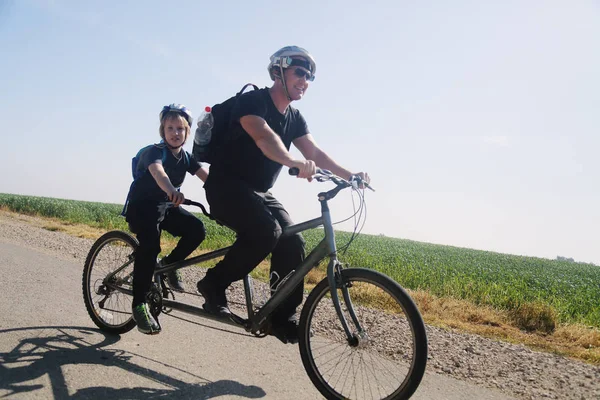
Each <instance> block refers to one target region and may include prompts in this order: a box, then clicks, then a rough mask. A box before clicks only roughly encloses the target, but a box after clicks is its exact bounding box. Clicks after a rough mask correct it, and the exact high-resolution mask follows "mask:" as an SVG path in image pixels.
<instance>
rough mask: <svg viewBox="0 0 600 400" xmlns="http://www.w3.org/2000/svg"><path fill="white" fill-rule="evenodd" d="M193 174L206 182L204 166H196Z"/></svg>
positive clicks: (206, 176) (206, 174)
mask: <svg viewBox="0 0 600 400" xmlns="http://www.w3.org/2000/svg"><path fill="white" fill-rule="evenodd" d="M194 175H196V176H197V177H198V178H200V180H201V181H202V182H206V178H208V170H207V169H206V168H204V167H200V168H198V171H196V173H195V174H194Z"/></svg>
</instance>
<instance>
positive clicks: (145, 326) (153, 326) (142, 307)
mask: <svg viewBox="0 0 600 400" xmlns="http://www.w3.org/2000/svg"><path fill="white" fill-rule="evenodd" d="M132 315H133V320H134V321H135V323H136V324H137V328H138V331H140V332H142V333H145V334H146V335H156V334H157V333H160V325H159V324H158V322H156V320H155V319H154V317H153V316H152V314H151V313H150V310H149V309H148V304H146V303H141V304H138V305H137V306H135V307H133V309H132Z"/></svg>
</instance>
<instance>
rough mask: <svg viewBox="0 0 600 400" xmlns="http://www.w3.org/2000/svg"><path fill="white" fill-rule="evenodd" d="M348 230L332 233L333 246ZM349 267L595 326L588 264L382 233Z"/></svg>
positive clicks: (596, 286)
mask: <svg viewBox="0 0 600 400" xmlns="http://www.w3.org/2000/svg"><path fill="white" fill-rule="evenodd" d="M0 207H4V208H6V209H9V210H12V211H15V212H18V213H23V214H30V215H41V216H47V217H54V218H59V219H61V220H65V221H69V222H72V223H83V224H87V225H91V226H94V227H98V228H101V229H106V230H111V229H123V230H127V225H126V223H125V220H124V218H123V217H121V216H119V214H120V212H121V208H122V205H117V204H105V203H93V202H84V201H74V200H60V199H53V198H44V197H33V196H20V195H12V194H0ZM200 217H201V218H202V219H203V220H204V222H205V223H206V226H207V231H208V237H207V240H205V242H204V243H202V245H201V248H204V249H214V248H218V247H220V246H224V245H227V244H229V243H231V241H232V240H233V237H234V235H233V234H232V232H231V231H229V230H228V229H226V228H223V227H220V226H218V225H216V224H215V223H213V222H212V221H210V220H207V219H206V218H205V217H204V216H200ZM321 235H322V234H321V232H320V231H319V229H315V230H312V231H309V232H306V233H305V234H304V237H305V239H306V241H307V244H308V247H309V248H312V246H314V245H315V244H316V243H317V242H318V240H320V237H321ZM349 237H350V234H349V233H346V232H337V240H338V246H341V245H343V244H345V243H346V242H347V241H348V239H349ZM341 258H342V261H344V262H347V263H349V264H350V265H351V266H356V267H365V268H371V269H374V270H378V271H381V272H383V273H385V274H387V275H389V276H390V277H392V278H393V279H394V280H396V281H397V282H399V283H400V284H401V285H402V286H403V287H405V288H409V289H422V290H425V291H428V292H430V293H432V294H434V295H436V296H440V297H452V298H458V299H466V300H469V301H472V302H474V303H476V304H482V305H491V306H494V307H497V308H499V309H505V310H513V309H516V308H517V307H519V306H520V305H523V304H526V303H538V304H539V303H541V304H544V305H546V306H549V307H551V308H552V309H554V310H555V311H556V313H557V316H558V321H559V322H561V323H581V324H584V325H588V326H593V327H596V328H600V267H599V266H596V265H593V264H584V263H575V262H568V261H557V260H548V259H542V258H534V257H520V256H513V255H507V254H500V253H494V252H487V251H479V250H470V249H464V248H457V247H451V246H441V245H434V244H428V243H420V242H414V241H410V240H403V239H394V238H387V237H382V236H372V235H360V236H359V237H358V238H357V239H356V240H355V241H354V243H353V244H352V246H351V247H350V249H349V250H348V252H347V253H346V254H345V255H344V256H343V257H341Z"/></svg>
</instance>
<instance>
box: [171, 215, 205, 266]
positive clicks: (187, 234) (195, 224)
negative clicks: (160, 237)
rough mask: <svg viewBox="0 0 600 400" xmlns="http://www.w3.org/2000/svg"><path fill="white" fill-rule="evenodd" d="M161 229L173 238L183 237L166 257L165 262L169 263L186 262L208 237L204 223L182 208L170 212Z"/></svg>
mask: <svg viewBox="0 0 600 400" xmlns="http://www.w3.org/2000/svg"><path fill="white" fill-rule="evenodd" d="M160 228H161V229H163V230H165V231H167V232H169V233H170V234H171V235H173V236H177V237H181V239H179V242H177V246H175V248H174V249H173V251H172V252H171V254H169V255H168V256H166V257H165V259H166V260H165V261H168V262H169V263H172V262H175V261H181V260H185V258H186V257H187V256H189V255H190V254H192V252H193V251H194V250H196V248H197V247H198V246H199V245H200V243H202V241H203V240H204V238H205V237H206V229H205V228H204V224H203V223H202V221H201V220H200V219H198V218H197V217H196V216H194V215H193V214H192V213H190V212H188V211H187V210H184V209H183V208H181V207H174V208H171V209H170V210H168V211H167V215H166V216H165V219H164V220H163V222H162V223H161V224H160Z"/></svg>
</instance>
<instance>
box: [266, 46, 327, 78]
mask: <svg viewBox="0 0 600 400" xmlns="http://www.w3.org/2000/svg"><path fill="white" fill-rule="evenodd" d="M292 57H302V58H303V59H304V60H306V61H303V60H298V59H294V58H292ZM293 65H298V66H301V67H304V68H306V69H307V70H309V71H310V72H311V74H312V76H313V77H314V75H315V73H316V72H317V64H316V63H315V59H314V58H313V56H311V55H310V53H309V52H308V51H306V50H305V49H303V48H302V47H298V46H285V47H282V48H281V49H279V50H277V51H276V52H275V53H273V55H272V56H271V62H269V66H268V67H267V69H268V71H269V75H270V76H271V80H273V81H274V80H275V78H276V76H275V75H273V69H274V68H279V69H280V71H281V72H282V73H283V70H284V69H286V68H289V67H291V66H293ZM313 79H314V78H313Z"/></svg>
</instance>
